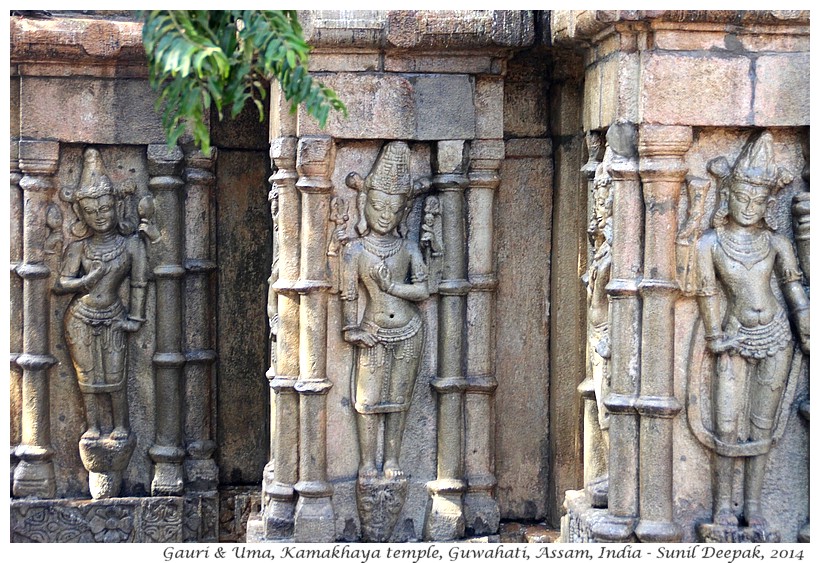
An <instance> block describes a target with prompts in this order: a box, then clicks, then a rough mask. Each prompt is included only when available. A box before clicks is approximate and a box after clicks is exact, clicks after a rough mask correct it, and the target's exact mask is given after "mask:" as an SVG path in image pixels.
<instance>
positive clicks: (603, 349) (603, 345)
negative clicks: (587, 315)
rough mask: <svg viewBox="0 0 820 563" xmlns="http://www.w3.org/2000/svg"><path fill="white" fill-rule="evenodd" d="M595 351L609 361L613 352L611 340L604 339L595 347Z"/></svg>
mask: <svg viewBox="0 0 820 563" xmlns="http://www.w3.org/2000/svg"><path fill="white" fill-rule="evenodd" d="M595 351H596V352H598V355H599V356H601V357H602V358H604V359H609V358H610V356H612V350H611V348H610V345H609V338H602V339H601V340H599V341H598V344H596V345H595Z"/></svg>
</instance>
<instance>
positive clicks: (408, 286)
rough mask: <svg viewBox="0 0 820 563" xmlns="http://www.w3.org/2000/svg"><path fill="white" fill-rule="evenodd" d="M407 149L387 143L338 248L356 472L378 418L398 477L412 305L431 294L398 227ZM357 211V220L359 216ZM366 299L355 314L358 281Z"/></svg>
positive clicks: (418, 328)
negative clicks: (353, 358) (352, 234)
mask: <svg viewBox="0 0 820 563" xmlns="http://www.w3.org/2000/svg"><path fill="white" fill-rule="evenodd" d="M409 153H410V150H409V148H408V146H407V144H406V143H403V142H400V141H396V142H392V143H389V144H387V145H385V147H384V148H383V149H382V152H381V154H380V155H379V158H378V159H377V160H376V164H375V165H374V166H373V170H372V171H371V172H370V174H369V175H368V176H367V179H366V180H364V181H363V182H362V181H361V178H360V177H358V175H355V174H351V175H349V176H348V179H347V183H348V185H349V186H351V187H355V188H357V189H359V209H360V213H359V215H360V221H359V225H358V226H357V230H358V231H359V233H360V234H361V236H360V237H358V238H355V239H352V240H351V241H350V242H349V243H348V244H347V245H346V246H345V247H344V252H343V255H342V284H341V286H342V287H341V291H342V295H341V298H342V300H343V308H344V329H343V330H344V338H345V340H346V341H347V342H350V343H351V344H353V345H354V346H356V347H357V348H358V354H357V356H358V359H357V365H356V376H355V381H354V382H353V384H352V394H353V400H354V401H353V402H354V405H355V408H356V412H357V413H358V416H357V422H358V434H359V448H360V455H361V461H360V465H359V478H360V479H362V478H364V479H367V478H376V477H378V476H379V468H378V464H377V460H376V452H377V443H378V437H379V432H380V422H381V419H382V418H384V465H383V473H384V477H385V478H387V479H393V478H400V477H402V476H403V472H402V470H401V468H400V467H399V453H400V451H401V441H402V434H403V432H404V423H405V418H406V416H407V410H408V409H409V407H410V399H411V396H412V394H413V386H414V383H415V381H416V375H417V373H418V368H419V360H420V358H421V351H422V344H423V341H424V327H423V323H422V320H421V316H420V314H419V310H418V308H417V307H416V305H415V303H414V302H415V301H421V300H423V299H426V298H427V297H428V296H429V292H428V287H427V267H426V265H425V263H424V260H423V258H422V254H421V251H420V250H419V247H418V244H417V243H415V242H411V241H410V240H408V239H405V238H402V237H400V236H399V235H398V234H397V231H396V229H397V227H398V226H399V224H400V223H401V221H402V220H403V218H404V217H405V215H406V214H407V209H408V203H409V201H410V198H411V197H412V195H413V194H412V191H413V188H412V185H411V182H410V173H409V171H408V165H409ZM362 219H363V221H362ZM360 288H364V292H365V294H366V304H365V306H364V312H363V314H362V318H361V322H360V321H359V311H358V303H359V289H360Z"/></svg>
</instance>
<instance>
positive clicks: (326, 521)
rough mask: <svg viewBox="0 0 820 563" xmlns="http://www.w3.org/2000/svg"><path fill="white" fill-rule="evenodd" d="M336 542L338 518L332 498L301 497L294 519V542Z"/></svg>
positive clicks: (297, 503)
mask: <svg viewBox="0 0 820 563" xmlns="http://www.w3.org/2000/svg"><path fill="white" fill-rule="evenodd" d="M335 540H336V518H335V515H334V514H333V504H332V503H331V502H330V497H329V496H328V497H306V496H304V495H300V496H299V500H298V501H297V502H296V510H295V514H294V517H293V541H295V542H298V543H330V542H333V541H335Z"/></svg>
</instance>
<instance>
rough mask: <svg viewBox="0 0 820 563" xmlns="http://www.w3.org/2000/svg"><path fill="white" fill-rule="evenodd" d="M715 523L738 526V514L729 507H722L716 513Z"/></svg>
mask: <svg viewBox="0 0 820 563" xmlns="http://www.w3.org/2000/svg"><path fill="white" fill-rule="evenodd" d="M715 524H717V525H718V526H726V527H732V528H737V516H735V513H734V512H732V511H731V509H729V508H721V509H720V510H718V513H717V514H715Z"/></svg>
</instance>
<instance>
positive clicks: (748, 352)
mask: <svg viewBox="0 0 820 563" xmlns="http://www.w3.org/2000/svg"><path fill="white" fill-rule="evenodd" d="M733 325H734V326H733ZM733 329H734V330H733ZM735 331H736V332H735ZM727 332H728V333H729V334H730V335H731V333H732V332H735V335H734V339H735V341H736V343H735V347H736V351H737V353H738V354H740V355H741V356H743V357H744V358H751V359H761V358H765V357H767V356H774V355H775V354H776V353H777V352H779V351H780V350H783V349H784V348H785V347H786V346H788V345H789V343H790V342H791V340H792V333H791V328H790V327H789V320H788V319H787V318H786V315H785V313H784V312H783V311H780V312H779V313H778V314H777V316H775V318H774V319H772V321H771V322H769V323H766V324H764V325H759V326H752V327H748V326H743V325H741V324H740V323H739V322H738V321H737V320H736V319H732V320H730V321H729V326H728V327H727Z"/></svg>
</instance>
